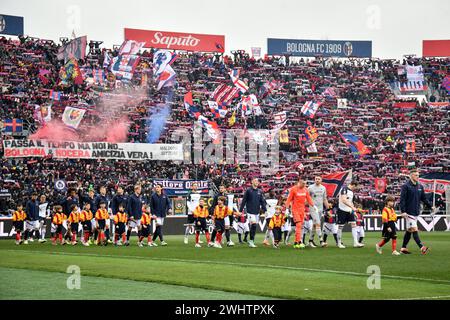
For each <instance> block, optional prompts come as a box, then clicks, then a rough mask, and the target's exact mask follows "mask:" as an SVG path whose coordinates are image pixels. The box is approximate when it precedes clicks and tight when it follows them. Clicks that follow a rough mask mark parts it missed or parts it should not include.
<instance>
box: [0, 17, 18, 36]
mask: <svg viewBox="0 0 450 320" xmlns="http://www.w3.org/2000/svg"><path fill="white" fill-rule="evenodd" d="M0 34H9V35H11V36H20V35H23V17H18V16H10V15H6V14H0Z"/></svg>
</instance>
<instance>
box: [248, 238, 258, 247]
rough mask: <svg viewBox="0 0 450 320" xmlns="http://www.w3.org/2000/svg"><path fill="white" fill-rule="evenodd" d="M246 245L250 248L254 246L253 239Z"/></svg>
mask: <svg viewBox="0 0 450 320" xmlns="http://www.w3.org/2000/svg"><path fill="white" fill-rule="evenodd" d="M248 246H249V247H250V248H256V245H255V244H254V243H253V241H251V240H250V241H249V242H248Z"/></svg>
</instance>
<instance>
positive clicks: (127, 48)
mask: <svg viewBox="0 0 450 320" xmlns="http://www.w3.org/2000/svg"><path fill="white" fill-rule="evenodd" d="M144 45H145V42H138V41H134V40H125V41H124V42H123V43H122V45H121V46H120V48H119V54H137V53H139V50H141V49H142V48H143V47H144Z"/></svg>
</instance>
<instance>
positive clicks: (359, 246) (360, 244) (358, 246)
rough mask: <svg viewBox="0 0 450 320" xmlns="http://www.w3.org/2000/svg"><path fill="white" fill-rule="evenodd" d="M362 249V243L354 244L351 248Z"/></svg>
mask: <svg viewBox="0 0 450 320" xmlns="http://www.w3.org/2000/svg"><path fill="white" fill-rule="evenodd" d="M362 247H364V245H363V244H362V243H359V242H355V243H354V244H353V248H362Z"/></svg>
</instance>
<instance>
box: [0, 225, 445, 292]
mask: <svg viewBox="0 0 450 320" xmlns="http://www.w3.org/2000/svg"><path fill="white" fill-rule="evenodd" d="M366 236H367V237H366V239H365V241H364V242H365V244H366V246H365V247H364V248H360V249H359V248H352V247H348V248H347V249H338V248H336V247H335V246H334V245H331V246H329V247H328V248H314V249H313V248H306V249H303V250H295V249H293V248H292V247H285V246H282V247H281V249H279V250H276V249H273V248H271V247H264V246H263V245H261V244H260V243H261V240H262V235H261V234H258V235H257V238H256V239H257V244H258V243H259V245H258V248H254V249H251V248H248V247H247V246H245V245H236V246H235V247H233V248H227V247H224V248H223V249H216V248H207V247H206V246H205V245H203V247H202V248H195V247H194V239H193V237H191V238H190V242H189V244H188V245H185V244H184V243H183V237H182V236H167V237H166V239H165V240H166V241H167V242H168V243H169V245H168V246H167V247H160V246H159V247H143V248H139V247H137V246H136V239H133V242H132V245H131V246H129V247H114V246H113V245H108V246H107V247H97V246H91V247H83V246H81V245H77V246H70V245H66V246H53V245H51V243H49V242H47V243H45V244H39V243H37V242H33V243H30V244H29V245H20V246H16V245H15V244H14V240H1V241H0V277H1V279H2V281H0V299H171V300H174V299H219V300H222V299H258V300H259V299H274V298H275V299H279V298H281V299H345V300H347V299H450V272H449V271H450V233H449V232H434V233H426V232H422V233H421V238H422V241H423V242H424V243H425V244H426V245H428V246H429V247H430V248H431V250H430V252H429V254H427V255H421V254H420V253H419V250H418V247H417V246H416V244H415V243H414V242H413V241H411V242H410V245H409V248H410V249H411V251H412V252H413V254H411V255H402V256H397V257H396V256H392V255H391V252H390V251H391V250H390V248H391V246H390V243H388V244H387V245H386V246H385V247H384V250H383V254H382V255H379V254H377V253H376V252H375V248H374V246H375V243H376V242H377V241H378V240H379V237H380V234H379V233H378V232H377V233H367V234H366ZM233 237H234V238H236V236H235V235H233ZM402 238H403V233H401V235H400V239H399V241H398V247H400V245H401V241H402ZM344 243H346V244H350V243H351V234H350V233H345V234H344ZM70 265H77V266H79V268H80V271H81V280H80V281H81V282H80V283H81V288H80V289H79V290H77V289H73V290H69V289H68V288H67V285H66V281H67V279H68V277H69V276H70V274H68V273H66V270H67V268H68V266H70ZM369 266H378V267H379V268H380V271H381V280H380V289H368V287H367V282H368V279H369V276H370V274H369V273H367V268H368V267H369ZM369 282H370V283H373V281H372V280H369Z"/></svg>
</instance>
